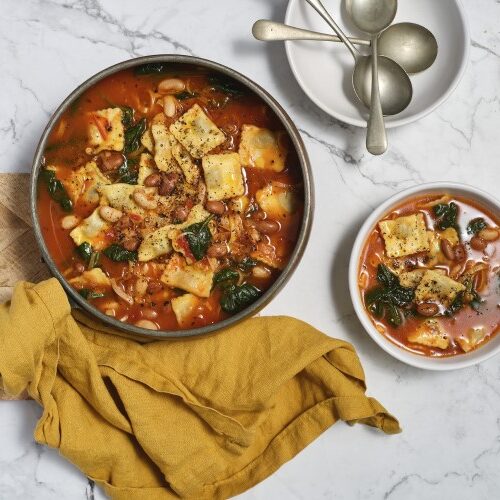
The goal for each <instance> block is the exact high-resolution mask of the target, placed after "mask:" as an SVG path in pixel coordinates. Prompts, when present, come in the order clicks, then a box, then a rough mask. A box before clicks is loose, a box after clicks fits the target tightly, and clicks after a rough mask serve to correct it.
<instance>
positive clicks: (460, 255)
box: [453, 243, 467, 262]
mask: <svg viewBox="0 0 500 500" xmlns="http://www.w3.org/2000/svg"><path fill="white" fill-rule="evenodd" d="M453 253H454V255H455V260H457V261H458V262H461V261H463V260H465V259H466V258H467V250H465V246H464V245H462V244H461V243H459V244H458V245H455V246H454V247H453Z"/></svg>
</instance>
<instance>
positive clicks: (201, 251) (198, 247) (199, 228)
mask: <svg viewBox="0 0 500 500" xmlns="http://www.w3.org/2000/svg"><path fill="white" fill-rule="evenodd" d="M212 217H213V215H210V216H209V217H207V218H206V219H205V220H204V221H203V222H197V223H195V224H191V225H190V226H188V227H186V228H185V229H184V231H183V234H184V236H185V238H186V240H187V242H188V244H189V248H190V249H191V253H192V254H193V255H194V258H195V259H196V260H201V259H203V257H204V256H205V254H206V253H207V249H208V246H209V245H210V242H211V241H212V233H211V232H210V229H209V228H208V223H209V222H210V221H211V220H212Z"/></svg>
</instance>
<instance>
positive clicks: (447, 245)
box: [359, 194, 500, 356]
mask: <svg viewBox="0 0 500 500" xmlns="http://www.w3.org/2000/svg"><path fill="white" fill-rule="evenodd" d="M498 226H499V221H498V214H493V213H490V212H489V211H487V210H485V209H484V208H483V207H481V206H479V205H478V204H476V203H475V202H473V201H471V200H468V199H465V198H462V197H458V196H454V195H448V194H441V195H440V194H438V195H435V194H432V195H427V196H419V197H417V198H413V199H409V200H407V201H405V202H404V203H402V204H401V205H400V206H398V207H396V208H395V209H394V210H393V211H391V212H390V213H389V214H387V215H386V216H385V217H384V219H383V220H381V221H379V223H378V224H377V226H376V227H375V228H374V229H373V231H372V232H371V234H370V235H369V237H368V239H367V241H366V243H365V247H364V250H363V253H362V256H361V262H360V267H359V287H360V292H361V295H362V297H363V301H364V305H365V308H366V309H367V311H368V314H369V315H370V318H371V320H372V321H373V323H374V325H375V326H376V328H377V330H378V331H379V332H380V333H381V334H382V335H385V336H386V337H387V338H388V339H390V340H391V341H392V342H394V343H395V344H397V345H399V346H401V347H403V348H405V349H408V350H410V351H412V352H415V353H418V354H422V355H425V356H452V355H457V354H461V353H464V352H469V351H471V350H472V349H475V348H477V347H478V346H480V345H482V344H483V343H485V342H487V341H488V340H490V339H491V338H492V337H493V336H494V335H496V334H497V333H498V330H499V324H500V240H499V236H500V232H499V227H498Z"/></svg>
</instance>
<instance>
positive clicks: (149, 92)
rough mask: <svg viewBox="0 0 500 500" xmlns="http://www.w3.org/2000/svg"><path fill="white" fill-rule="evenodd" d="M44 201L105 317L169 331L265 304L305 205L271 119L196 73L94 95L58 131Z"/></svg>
mask: <svg viewBox="0 0 500 500" xmlns="http://www.w3.org/2000/svg"><path fill="white" fill-rule="evenodd" d="M158 69H161V71H160V72H158V71H157V70H158ZM38 193H39V196H38V214H39V218H40V224H41V227H42V232H43V235H44V239H45V242H46V245H47V247H48V250H49V253H50V254H51V256H52V258H53V260H54V262H55V264H56V265H57V267H58V268H59V270H60V271H61V273H62V274H63V275H64V277H65V278H66V279H67V280H68V282H69V283H70V284H71V285H72V286H73V287H74V288H75V289H76V290H77V291H78V292H79V293H80V294H81V295H82V296H83V297H84V298H85V299H86V300H88V301H89V302H91V303H92V304H93V305H94V306H95V307H97V308H98V309H99V310H100V311H102V312H103V313H105V314H107V315H109V316H113V317H115V318H117V319H119V320H121V321H124V322H128V323H132V324H135V325H137V326H142V327H144V328H150V329H164V330H176V329H187V328H193V327H199V326H204V325H207V324H211V323H215V322H217V321H220V320H222V319H224V318H226V317H228V316H230V315H232V314H235V313H236V312H238V311H240V310H242V309H244V308H245V307H247V306H248V305H250V304H251V303H252V302H254V301H255V300H256V299H257V298H258V297H259V296H260V295H261V294H262V293H263V292H264V291H265V290H266V289H267V288H269V287H270V286H271V284H272V283H273V282H274V281H275V280H276V278H277V276H278V275H279V274H280V272H281V270H282V269H283V267H284V266H285V265H286V264H287V262H288V259H289V257H290V255H291V253H292V251H293V249H294V246H295V243H296V240H297V237H298V234H299V230H300V226H301V221H302V216H303V200H304V195H303V185H302V176H301V170H300V164H299V161H298V158H297V155H296V152H295V150H294V149H293V146H292V144H291V141H290V140H289V137H288V136H287V134H286V132H285V131H284V130H283V126H282V124H281V122H280V121H279V119H278V118H277V117H276V116H275V115H274V113H273V112H272V110H271V109H270V108H269V107H268V106H267V105H266V104H265V103H264V102H263V101H262V100H261V99H260V98H259V97H258V96H256V95H254V94H253V93H251V92H250V91H248V90H247V89H246V88H244V87H242V86H241V85H240V84H239V83H237V82H236V81H233V80H232V79H229V78H227V77H224V76H221V75H219V74H213V73H211V72H208V71H207V70H205V69H202V68H198V67H195V66H187V65H181V66H175V65H169V66H168V68H165V67H162V68H158V67H157V66H154V65H153V66H151V65H145V66H141V67H138V68H136V69H133V70H125V71H122V72H119V73H116V74H114V75H112V76H110V77H108V78H106V79H104V80H102V81H100V82H99V83H97V84H96V85H94V86H93V87H92V88H90V89H89V90H88V91H86V92H85V93H84V94H83V95H82V96H81V97H80V98H79V99H78V100H77V101H76V102H75V103H73V104H72V106H71V107H70V108H68V110H67V111H66V112H65V113H64V114H63V115H62V117H61V118H60V120H59V122H58V123H57V124H56V125H55V126H54V129H53V131H52V133H51V135H50V138H49V141H48V144H47V147H46V149H45V162H44V166H43V169H42V171H41V174H40V178H39V189H38Z"/></svg>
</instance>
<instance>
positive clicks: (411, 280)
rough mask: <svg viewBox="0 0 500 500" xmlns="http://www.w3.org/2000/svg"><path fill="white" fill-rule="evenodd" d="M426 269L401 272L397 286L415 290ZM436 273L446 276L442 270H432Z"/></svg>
mask: <svg viewBox="0 0 500 500" xmlns="http://www.w3.org/2000/svg"><path fill="white" fill-rule="evenodd" d="M426 271H427V269H414V270H413V271H403V272H402V273H400V274H399V276H398V277H399V284H400V285H401V286H404V287H405V288H417V286H418V285H419V283H420V282H421V281H422V278H423V276H424V274H425V273H426ZM433 271H435V272H436V273H439V274H443V275H444V274H446V271H445V270H444V269H433Z"/></svg>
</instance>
